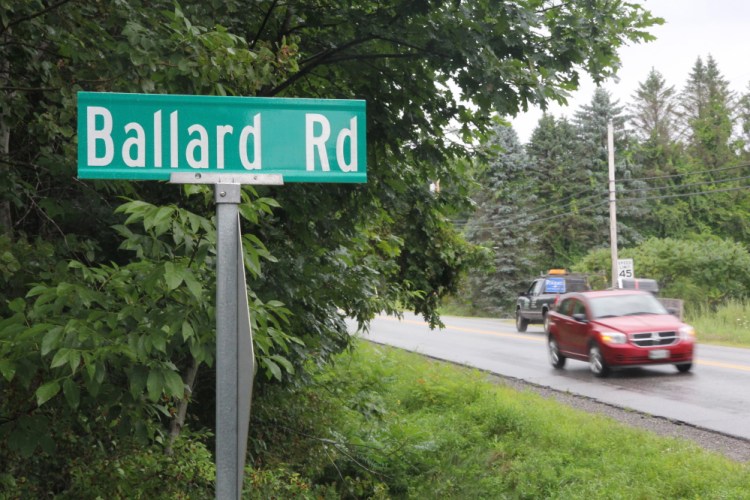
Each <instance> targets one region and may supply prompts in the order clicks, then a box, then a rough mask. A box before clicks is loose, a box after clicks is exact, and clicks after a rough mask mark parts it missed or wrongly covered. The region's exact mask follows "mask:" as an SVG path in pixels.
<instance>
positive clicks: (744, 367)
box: [380, 316, 750, 372]
mask: <svg viewBox="0 0 750 500" xmlns="http://www.w3.org/2000/svg"><path fill="white" fill-rule="evenodd" d="M380 319H381V320H386V321H396V322H399V323H406V324H409V325H418V326H428V325H427V323H426V322H424V321H419V320H412V319H401V320H399V319H398V318H394V317H392V316H380ZM444 330H454V331H457V332H464V333H478V334H481V335H492V336H494V337H506V338H512V339H522V340H530V341H533V342H546V341H547V339H546V337H544V336H533V337H532V336H530V335H523V334H518V333H502V332H496V331H493V330H482V329H479V328H467V327H462V326H451V325H448V324H446V325H445V328H444ZM694 362H695V363H696V364H698V365H701V366H712V367H714V368H727V369H730V370H739V371H744V372H750V365H738V364H734V363H723V362H721V361H712V360H709V359H703V358H700V359H696V360H695V361H694Z"/></svg>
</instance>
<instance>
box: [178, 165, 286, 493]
mask: <svg viewBox="0 0 750 500" xmlns="http://www.w3.org/2000/svg"><path fill="white" fill-rule="evenodd" d="M212 181H213V182H215V184H214V201H215V203H216V256H217V258H216V498H217V500H225V499H239V498H240V497H241V495H242V482H243V476H244V469H245V454H246V453H247V438H248V433H249V425H250V403H251V399H252V387H253V375H254V371H255V361H254V359H255V358H254V353H253V341H252V330H251V328H250V307H249V304H248V300H247V287H246V283H245V264H244V259H243V251H242V231H241V228H240V217H239V204H240V202H241V201H242V196H241V188H242V184H255V185H258V184H265V185H278V184H283V179H282V177H281V176H280V175H259V174H252V175H244V176H243V175H223V176H219V175H213V176H212V175H208V176H201V175H198V176H196V175H195V174H173V175H172V178H171V182H172V183H179V184H185V183H207V182H212Z"/></svg>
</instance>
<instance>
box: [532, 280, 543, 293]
mask: <svg viewBox="0 0 750 500" xmlns="http://www.w3.org/2000/svg"><path fill="white" fill-rule="evenodd" d="M543 287H544V280H536V281H535V282H534V285H532V288H533V292H534V295H539V294H541V293H542V288H543Z"/></svg>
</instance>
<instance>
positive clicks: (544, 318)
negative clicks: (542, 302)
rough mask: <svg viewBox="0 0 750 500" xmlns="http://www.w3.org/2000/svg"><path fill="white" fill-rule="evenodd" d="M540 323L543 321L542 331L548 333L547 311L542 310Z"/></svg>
mask: <svg viewBox="0 0 750 500" xmlns="http://www.w3.org/2000/svg"><path fill="white" fill-rule="evenodd" d="M542 323H544V333H547V334H548V333H549V314H547V311H543V312H542Z"/></svg>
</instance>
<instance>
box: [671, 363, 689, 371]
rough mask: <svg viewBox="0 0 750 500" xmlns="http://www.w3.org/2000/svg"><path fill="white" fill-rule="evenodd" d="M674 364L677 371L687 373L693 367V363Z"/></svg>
mask: <svg viewBox="0 0 750 500" xmlns="http://www.w3.org/2000/svg"><path fill="white" fill-rule="evenodd" d="M675 366H676V367H677V371H678V372H680V373H687V372H689V371H690V369H691V368H692V367H693V363H682V364H680V365H675Z"/></svg>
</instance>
